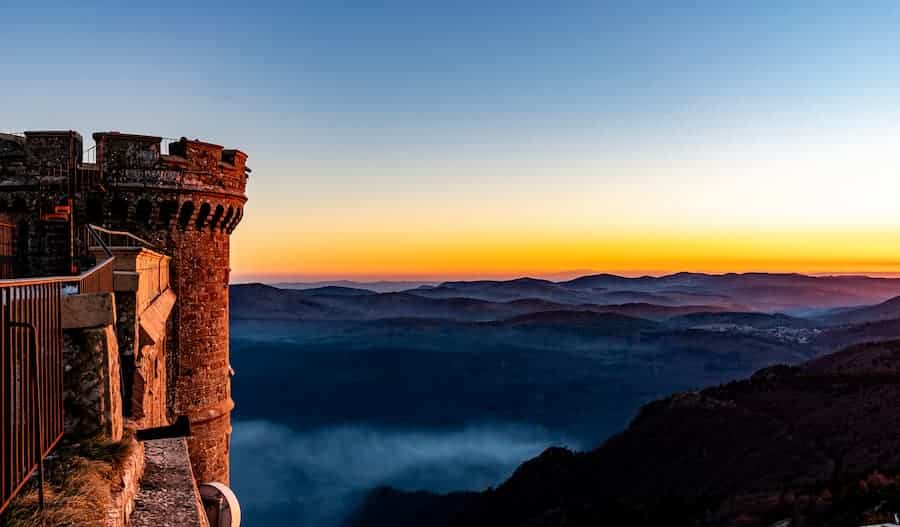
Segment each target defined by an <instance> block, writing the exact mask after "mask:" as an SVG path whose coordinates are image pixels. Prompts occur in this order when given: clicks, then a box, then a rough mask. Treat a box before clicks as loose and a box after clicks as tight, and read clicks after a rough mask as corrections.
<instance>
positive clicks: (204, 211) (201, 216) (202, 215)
mask: <svg viewBox="0 0 900 527" xmlns="http://www.w3.org/2000/svg"><path fill="white" fill-rule="evenodd" d="M210 208H211V207H210V206H209V203H204V204H203V205H200V212H199V213H197V221H196V222H195V223H194V226H196V227H197V230H198V231H199V230H201V229H203V225H204V224H205V223H206V217H207V216H209V209H210Z"/></svg>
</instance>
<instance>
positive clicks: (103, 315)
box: [61, 293, 116, 329]
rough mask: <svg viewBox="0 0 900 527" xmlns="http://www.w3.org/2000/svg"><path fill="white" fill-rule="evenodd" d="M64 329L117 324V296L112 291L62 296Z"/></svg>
mask: <svg viewBox="0 0 900 527" xmlns="http://www.w3.org/2000/svg"><path fill="white" fill-rule="evenodd" d="M61 309H62V327H63V329H80V328H97V327H102V326H114V325H115V324H116V298H115V296H113V294H112V293H85V294H80V295H66V296H63V297H62V303H61Z"/></svg>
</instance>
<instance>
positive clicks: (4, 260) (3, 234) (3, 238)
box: [0, 221, 16, 279]
mask: <svg viewBox="0 0 900 527" xmlns="http://www.w3.org/2000/svg"><path fill="white" fill-rule="evenodd" d="M15 230H16V228H15V226H14V225H12V224H11V223H6V222H3V221H0V279H3V278H12V277H13V268H14V257H13V236H14V234H15Z"/></svg>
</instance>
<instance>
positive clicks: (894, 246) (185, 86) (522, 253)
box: [0, 0, 900, 280]
mask: <svg viewBox="0 0 900 527" xmlns="http://www.w3.org/2000/svg"><path fill="white" fill-rule="evenodd" d="M287 3H288V2H278V3H269V2H267V1H265V0H261V1H253V2H247V1H242V2H229V1H223V2H217V3H214V4H213V3H211V4H205V5H202V6H196V7H187V5H188V4H191V3H190V2H181V3H179V4H181V5H179V4H167V3H166V2H151V3H148V4H146V6H143V7H140V8H131V7H121V6H122V5H123V3H122V2H112V1H110V2H89V1H86V2H79V3H77V4H76V3H72V2H67V3H66V4H69V6H68V7H67V6H66V4H51V3H45V2H40V1H32V2H15V3H12V2H4V1H3V0H0V36H2V42H3V49H2V52H0V129H3V130H6V131H21V130H26V129H48V128H51V129H58V128H74V129H77V130H79V131H81V132H82V133H83V134H85V135H88V134H89V133H90V132H92V131H96V130H121V131H132V132H139V133H151V134H158V135H164V136H170V137H179V136H182V135H185V136H189V137H197V138H201V139H205V140H209V141H212V142H215V143H219V144H224V145H227V146H229V147H238V148H241V149H242V150H244V151H246V152H248V153H249V155H250V165H251V166H252V167H253V177H252V179H251V183H250V185H249V187H248V194H249V196H250V202H249V203H248V206H247V208H246V213H245V216H244V221H243V222H242V224H241V226H240V227H239V228H238V230H237V231H236V233H235V235H234V236H233V245H232V268H233V273H234V278H235V279H236V280H247V279H259V278H268V279H292V278H300V279H311V278H322V279H327V278H336V277H349V278H366V279H369V278H430V279H440V278H449V277H456V278H471V277H482V276H483V277H488V276H516V275H523V274H531V275H545V276H546V275H553V274H554V273H560V272H566V271H576V270H588V269H590V270H598V271H613V272H666V271H677V270H694V271H717V272H718V271H732V270H733V271H746V270H790V271H803V272H837V271H870V272H890V271H900V31H898V28H900V4H897V2H883V3H870V2H841V3H840V4H843V5H844V6H843V7H841V6H840V5H839V4H838V3H832V2H822V1H819V2H764V1H759V2H737V1H735V2H730V1H727V0H717V1H710V2H699V1H698V2H685V3H681V2H668V1H667V2H641V1H629V2H617V3H613V2H599V1H598V2H584V3H581V2H579V3H575V2H536V3H530V2H527V1H523V0H519V1H515V2H487V1H477V2H467V1H460V2H446V1H442V2H433V3H432V4H433V5H432V6H429V5H428V4H429V2H426V1H424V0H423V1H405V2H373V1H364V2H334V1H332V2H322V3H319V4H312V3H301V2H297V4H298V5H297V6H293V7H286V6H285V5H283V4H287ZM679 3H681V4H682V6H680V7H676V6H675V4H679ZM10 4H14V5H10ZM376 4H377V5H376ZM785 4H790V7H785ZM195 5H196V4H195Z"/></svg>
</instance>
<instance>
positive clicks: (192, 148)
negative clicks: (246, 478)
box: [0, 132, 250, 483]
mask: <svg viewBox="0 0 900 527" xmlns="http://www.w3.org/2000/svg"><path fill="white" fill-rule="evenodd" d="M93 137H94V140H95V142H96V143H97V149H96V163H81V161H82V160H81V159H80V152H81V137H80V136H78V135H77V134H75V135H73V134H72V133H69V132H47V133H44V132H29V133H26V134H25V137H24V139H23V138H22V137H20V136H8V135H3V136H0V212H4V211H5V210H8V211H9V212H10V214H11V216H12V218H13V219H14V220H15V221H16V222H19V221H20V220H21V221H23V222H25V223H27V224H29V225H33V224H34V222H35V221H36V220H38V219H39V218H37V217H35V215H34V214H35V213H34V211H53V210H55V206H56V205H60V204H62V203H69V202H70V203H72V205H73V207H74V208H73V212H72V214H73V220H74V225H75V228H76V232H77V229H78V228H79V227H80V226H82V225H84V224H85V223H94V224H99V225H102V226H104V227H108V228H113V229H119V230H125V231H129V232H132V233H134V234H136V235H138V236H141V237H142V238H145V239H148V240H149V241H150V242H152V243H153V244H154V245H156V246H157V247H159V248H160V249H162V250H163V251H164V252H165V253H167V254H169V255H170V256H171V257H172V263H173V265H172V267H173V271H174V273H173V276H172V288H173V289H174V292H175V294H176V295H177V296H178V298H179V305H178V306H176V307H175V313H174V315H173V317H172V319H173V322H172V325H171V332H170V333H169V334H168V335H167V338H166V339H165V342H156V341H154V342H153V343H152V344H149V346H150V347H148V348H145V347H143V346H142V345H141V343H140V341H139V340H137V339H135V340H134V341H132V342H134V345H135V349H134V350H133V354H132V356H133V357H134V362H133V364H131V365H126V366H127V367H131V368H133V371H134V372H135V375H136V376H135V379H136V380H137V382H136V383H135V385H142V388H145V387H146V386H147V385H148V384H149V382H148V381H149V380H150V379H152V382H153V383H156V382H160V381H159V380H160V379H162V381H161V382H163V383H166V385H167V386H166V396H165V398H167V399H168V401H167V412H166V413H168V414H186V415H188V416H189V417H190V419H191V421H192V428H193V431H194V437H192V438H191V440H190V444H189V446H190V452H191V459H192V463H193V467H194V471H195V473H196V476H197V478H198V480H200V481H203V482H209V481H219V482H222V483H228V480H229V475H228V471H229V466H228V456H229V438H230V433H231V423H230V412H231V409H232V407H233V405H234V403H233V402H232V400H231V388H230V372H231V368H230V364H229V358H228V291H227V288H228V278H229V235H230V234H231V232H232V231H233V230H234V229H235V228H236V227H237V225H238V223H239V222H240V221H241V219H242V218H243V213H244V211H243V207H244V203H245V202H246V196H245V194H244V192H245V186H246V183H247V178H248V174H249V173H250V169H249V168H248V167H247V165H246V161H247V155H246V154H245V153H243V152H241V151H240V150H234V149H224V148H223V147H222V146H219V145H215V144H212V143H207V142H203V141H197V140H188V139H185V138H182V139H181V140H179V141H176V142H174V143H172V144H169V145H168V148H164V147H163V146H162V143H161V139H160V138H159V137H154V136H139V135H130V134H120V133H115V132H105V133H96V134H94V135H93ZM165 150H167V151H165ZM69 200H70V201H69ZM75 245H76V247H75V252H76V254H78V249H79V247H80V246H81V245H83V244H81V245H79V242H78V241H77V239H76V244H75ZM53 252H54V253H56V251H53ZM122 300H123V304H124V303H125V299H124V298H123V299H122ZM137 303H138V304H140V301H139V300H138V301H137ZM138 310H140V308H138ZM125 323H126V324H128V325H130V322H128V321H126V322H125ZM144 359H146V360H144ZM160 362H161V363H163V364H167V365H168V367H167V368H165V369H163V371H160V372H159V375H157V374H156V372H157V371H159V370H158V368H157V366H158V363H160ZM139 370H142V373H137V372H138V371H139ZM144 392H145V393H144V398H143V401H150V402H151V405H152V408H153V409H154V410H153V412H152V413H153V414H154V416H156V415H158V413H159V412H156V410H155V409H156V408H157V407H158V406H157V405H158V404H159V401H160V400H161V399H163V397H162V396H161V395H160V393H159V390H158V389H152V390H145V391H144ZM134 396H135V393H134V392H132V395H131V397H129V400H130V401H131V403H132V407H133V406H134V403H135V399H134ZM147 414H148V412H146V411H145V415H147ZM155 419H156V418H155V417H154V418H153V419H151V420H155Z"/></svg>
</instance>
